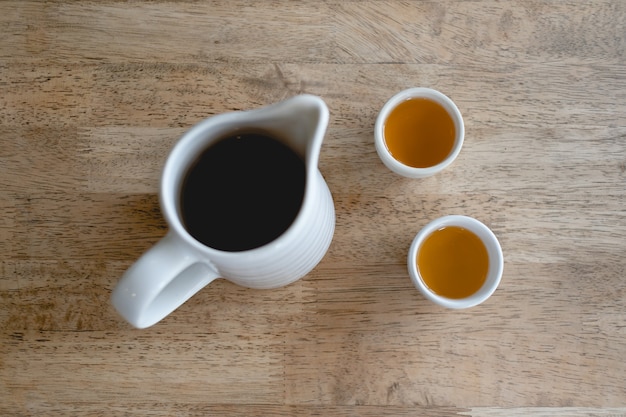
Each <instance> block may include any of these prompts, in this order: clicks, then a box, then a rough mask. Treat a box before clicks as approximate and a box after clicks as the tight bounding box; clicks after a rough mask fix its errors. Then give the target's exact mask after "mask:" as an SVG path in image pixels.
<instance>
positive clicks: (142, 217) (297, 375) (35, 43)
mask: <svg viewBox="0 0 626 417" xmlns="http://www.w3.org/2000/svg"><path fill="white" fill-rule="evenodd" d="M624 27H626V3H624V2H621V1H619V0H600V1H595V2H571V1H560V0H558V1H557V0H555V1H548V0H533V1H530V0H528V1H526V0H524V1H519V2H514V3H513V2H500V1H495V0H476V1H471V2H468V1H455V0H446V1H439V2H421V1H420V2H400V1H394V0H388V1H376V0H361V1H333V0H329V1H322V2H317V1H301V2H289V1H282V0H278V1H260V2H254V3H250V2H247V1H234V2H230V1H229V2H226V1H218V0H215V1H205V2H192V1H189V2H188V1H171V2H164V1H156V2H152V1H151V2H147V1H146V2H144V1H136V2H130V3H127V2H118V1H109V0H107V1H103V2H92V1H87V0H80V1H75V2H62V1H51V2H35V1H6V2H1V3H0V39H2V42H0V213H2V216H0V415H15V416H21V415H75V416H97V415H138V416H139V415H141V416H146V415H151V416H170V415H189V416H200V415H202V416H204V415H228V416H261V415H276V416H287V415H303V416H316V415H333V416H357V415H358V416H417V415H431V416H449V415H467V416H476V417H489V416H522V415H534V416H606V417H608V416H626V361H625V360H624V358H625V357H626V326H625V325H624V323H626V281H625V280H624V277H625V276H626V260H625V257H624V254H625V253H626V208H625V205H624V202H625V201H626V119H625V118H624V115H625V114H626V36H625V32H624ZM412 86H427V87H431V88H436V89H438V90H440V91H442V92H444V93H445V94H447V95H449V96H450V97H451V98H452V99H453V100H454V101H455V102H456V103H457V105H458V107H459V108H460V110H461V112H462V114H463V117H464V121H465V125H466V142H465V144H464V148H463V151H462V152H461V154H460V156H459V158H458V159H457V161H456V162H455V163H454V164H453V165H452V166H451V167H450V168H448V169H447V170H446V171H444V172H443V173H441V174H440V175H437V176H435V177H431V178H428V179H424V180H409V179H404V178H400V177H398V176H396V175H394V174H393V173H391V172H389V171H388V170H387V169H386V168H385V167H384V166H383V164H382V163H381V162H380V161H379V159H378V157H377V155H376V152H375V150H374V146H373V127H374V122H375V119H376V115H377V113H378V111H379V109H380V108H381V107H382V105H383V104H384V103H385V101H386V100H387V99H388V98H390V97H391V96H392V95H393V94H395V93H396V92H397V91H399V90H401V89H404V88H407V87H412ZM299 93H311V94H316V95H319V96H321V97H322V98H323V99H324V100H325V101H326V102H327V104H328V106H329V108H330V111H331V120H330V125H329V127H328V131H327V135H326V138H325V142H324V145H323V149H322V154H321V157H320V170H321V172H322V174H323V175H324V177H325V178H326V181H327V182H328V184H329V187H330V189H331V192H332V193H333V197H334V202H335V208H336V212H337V228H336V233H335V237H334V240H333V243H332V245H331V247H330V250H329V252H328V254H327V256H326V257H325V258H324V260H323V261H322V263H320V265H319V266H318V267H317V268H316V269H315V270H314V271H313V272H312V273H310V274H309V275H308V276H307V277H305V278H304V279H302V280H300V281H298V282H296V283H294V284H292V285H290V286H287V287H285V288H280V289H277V290H271V291H258V290H249V289H245V288H241V287H238V286H235V285H233V284H231V283H229V282H227V281H224V280H219V281H217V282H215V283H212V284H211V285H210V286H209V287H207V288H206V289H204V290H203V291H201V292H200V293H198V294H197V295H196V296H194V297H193V298H192V299H191V300H190V301H189V302H187V303H186V304H184V305H183V306H182V307H181V308H180V309H179V310H177V311H176V312H175V313H174V314H172V315H171V316H169V317H167V318H166V319H165V320H164V321H163V322H161V323H159V324H158V325H156V326H154V327H152V328H149V329H146V330H142V331H138V330H134V329H132V328H131V327H130V325H128V324H127V323H125V322H124V321H123V320H122V319H121V318H120V317H119V316H118V315H117V314H116V313H115V312H114V311H113V309H112V307H111V306H110V302H109V297H110V293H111V290H112V289H113V287H114V286H115V284H116V282H117V281H118V279H119V277H120V276H121V274H122V273H123V272H124V270H125V269H126V268H128V267H129V266H130V265H131V263H132V262H133V261H134V260H135V259H136V258H137V257H138V256H139V255H140V254H141V253H142V252H143V251H145V250H147V249H148V248H149V247H150V246H151V245H153V244H154V243H155V242H156V241H158V239H160V238H161V237H162V236H163V235H164V234H165V233H166V230H167V226H166V224H165V222H164V220H163V218H162V216H161V213H160V209H159V206H158V196H157V193H158V183H159V175H160V171H161V168H162V166H163V163H164V161H165V159H166V157H167V154H168V152H169V150H170V149H171V147H172V146H173V144H174V143H175V142H176V140H177V139H178V138H179V137H180V136H181V135H182V134H183V133H184V132H185V131H186V130H187V129H188V128H190V127H191V126H192V125H193V124H195V123H197V122H198V121H200V120H202V119H203V118H205V117H209V116H211V115H215V114H219V113H223V112H227V111H233V110H241V109H252V108H256V107H259V106H262V105H265V104H269V103H273V102H276V101H279V100H282V99H284V98H287V97H291V96H293V95H296V94H299ZM446 214H465V215H470V216H473V217H476V218H478V219H479V220H481V221H483V222H485V223H486V224H487V225H488V226H490V227H491V228H492V230H493V231H494V232H495V233H496V235H497V236H498V238H499V239H500V242H501V244H502V247H503V250H504V255H505V269H504V276H503V280H502V283H501V285H500V287H499V288H498V290H497V291H496V293H495V294H494V295H493V297H492V298H490V299H489V300H488V301H487V302H486V303H485V304H483V305H481V306H479V307H476V308H474V309H470V310H466V311H448V310H443V309H441V308H438V307H436V306H434V305H432V304H430V303H429V302H428V301H427V300H425V299H424V298H423V297H421V296H420V295H419V293H418V292H417V290H415V289H414V288H413V287H412V285H411V282H410V279H409V277H408V274H407V272H406V265H405V259H406V254H407V251H408V247H409V245H410V242H411V240H412V238H413V237H414V235H415V234H416V233H417V231H419V229H420V228H421V227H422V226H424V225H425V224H426V223H427V222H428V221H430V220H432V219H434V218H436V217H439V216H442V215H446Z"/></svg>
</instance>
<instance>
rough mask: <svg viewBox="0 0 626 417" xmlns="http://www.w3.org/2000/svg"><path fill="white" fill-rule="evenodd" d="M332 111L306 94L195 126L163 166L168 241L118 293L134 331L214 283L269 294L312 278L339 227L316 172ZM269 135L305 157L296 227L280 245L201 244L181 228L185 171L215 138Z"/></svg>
mask: <svg viewBox="0 0 626 417" xmlns="http://www.w3.org/2000/svg"><path fill="white" fill-rule="evenodd" d="M328 119H329V112H328V107H327V106H326V104H325V103H324V101H323V100H322V99H321V98H319V97H316V96H312V95H300V96H296V97H293V98H291V99H288V100H285V101H283V102H280V103H277V104H274V105H271V106H268V107H264V108H260V109H256V110H250V111H240V112H232V113H225V114H221V115H217V116H214V117H211V118H209V119H206V120H204V121H202V122H200V123H199V124H197V125H196V126H194V127H193V128H191V129H190V130H189V131H188V132H187V133H186V134H185V135H183V137H182V138H181V139H180V140H179V142H178V143H177V144H176V145H175V146H174V148H173V150H172V152H171V153H170V155H169V157H168V159H167V162H166V164H165V167H164V170H163V174H162V178H161V188H160V203H161V208H162V211H163V215H164V217H165V219H166V221H167V224H168V225H169V231H168V233H167V235H166V236H165V237H164V238H163V239H162V240H161V241H159V242H158V243H157V244H156V245H155V246H154V247H152V248H151V249H150V250H148V251H147V252H146V253H145V254H144V255H142V256H141V257H140V258H139V260H137V262H136V263H135V264H133V265H132V266H131V267H130V268H129V269H128V271H126V273H125V274H124V275H123V277H122V278H121V280H120V282H119V283H118V285H117V286H116V288H115V289H114V291H113V294H112V298H111V300H112V303H113V305H114V306H115V308H116V309H117V311H118V312H119V313H120V314H121V315H122V316H123V317H124V318H125V319H126V320H127V321H128V322H129V323H131V324H132V325H133V326H135V327H137V328H145V327H149V326H152V325H153V324H155V323H157V322H158V321H160V320H161V319H163V318H164V317H166V316H167V315H168V314H170V313H171V312H173V311H174V310H175V309H176V308H178V307H179V306H180V305H181V304H183V303H184V302H185V301H186V300H188V299H189V298H190V297H191V296H193V295H194V294H195V293H196V292H198V291H199V290H200V289H202V288H203V287H204V286H206V285H207V284H209V283H210V282H211V281H213V280H215V279H216V278H225V279H227V280H230V281H232V282H234V283H236V284H239V285H242V286H245V287H250V288H259V289H269V288H276V287H281V286H284V285H287V284H290V283H292V282H294V281H296V280H298V279H300V278H302V277H303V276H305V275H306V274H307V273H309V272H310V271H311V270H312V269H313V268H314V267H315V266H316V265H317V264H318V263H319V262H320V261H321V260H322V258H323V257H324V255H325V253H326V251H327V249H328V247H329V246H330V243H331V240H332V237H333V233H334V228H335V209H334V205H333V200H332V196H331V193H330V190H329V189H328V186H327V184H326V182H325V181H324V178H323V177H322V175H321V173H320V172H319V170H318V159H319V154H320V149H321V146H322V141H323V139H324V134H325V132H326V128H327V126H328ZM245 128H257V129H266V130H270V131H272V132H275V133H276V134H277V137H278V138H281V139H282V140H283V141H284V142H285V143H286V144H287V145H288V146H290V147H291V148H292V149H293V150H294V151H295V152H297V153H298V154H299V155H301V156H302V158H303V159H304V161H305V165H306V183H305V187H306V188H305V194H304V199H303V203H302V206H301V208H300V212H299V213H298V215H297V217H296V219H295V220H294V222H293V223H292V225H291V226H290V227H289V229H287V231H285V232H284V233H283V234H282V235H281V236H279V237H278V238H276V239H275V240H274V241H272V242H270V243H268V244H266V245H264V246H261V247H258V248H255V249H251V250H247V251H242V252H226V251H220V250H216V249H213V248H210V247H207V246H205V245H203V244H202V243H200V242H198V241H197V240H195V239H194V238H193V237H192V236H191V235H190V234H189V233H188V232H187V231H186V230H185V228H184V227H183V224H182V221H181V218H180V214H179V210H178V200H179V198H178V196H179V192H180V189H181V185H182V181H183V179H184V175H185V172H186V169H187V168H188V167H189V165H190V164H191V163H192V162H193V161H194V160H195V159H196V157H197V156H198V154H199V153H200V152H202V151H203V150H204V149H206V147H207V146H208V145H209V144H210V143H211V142H212V141H214V140H216V139H219V138H220V137H223V135H225V134H227V133H230V132H232V131H233V130H237V129H245Z"/></svg>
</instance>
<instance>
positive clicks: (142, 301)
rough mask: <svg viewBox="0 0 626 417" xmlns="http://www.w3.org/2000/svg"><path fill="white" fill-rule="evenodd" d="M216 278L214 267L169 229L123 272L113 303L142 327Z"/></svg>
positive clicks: (175, 307) (127, 317) (163, 314)
mask: <svg viewBox="0 0 626 417" xmlns="http://www.w3.org/2000/svg"><path fill="white" fill-rule="evenodd" d="M216 278H219V275H218V273H217V271H216V270H215V269H214V268H212V267H211V266H209V265H207V264H206V263H205V262H203V261H201V260H200V259H198V257H197V256H195V255H194V254H193V253H191V252H190V251H189V250H188V249H187V248H186V247H185V245H184V244H182V242H181V241H180V238H179V237H177V236H176V235H175V234H174V233H172V232H168V234H167V235H165V236H164V237H163V238H162V239H161V240H160V241H159V242H157V243H156V244H155V245H154V246H153V247H152V248H150V249H149V250H148V251H147V252H146V253H144V254H143V255H142V256H141V257H140V258H139V259H138V260H137V261H136V262H135V263H134V264H133V265H132V266H131V267H130V268H129V269H128V270H127V271H126V272H125V273H124V275H123V276H122V278H121V280H120V281H119V283H118V284H117V286H116V287H115V289H114V290H113V293H112V294H111V302H112V304H113V306H114V307H115V309H116V310H117V311H118V312H119V313H120V315H121V316H122V317H124V318H125V319H126V320H127V321H128V322H129V323H130V324H132V325H133V326H134V327H136V328H138V329H143V328H146V327H150V326H152V325H153V324H155V323H157V322H159V321H161V320H162V319H163V318H165V317H166V316H167V315H168V314H170V313H171V312H173V311H174V310H176V309H177V308H178V307H180V306H181V305H182V304H183V303H184V302H185V301H187V300H188V299H189V298H191V296H192V295H194V294H195V293H197V292H198V291H200V290H201V289H202V288H204V287H205V286H206V285H207V284H209V283H210V282H211V281H213V280H215V279H216Z"/></svg>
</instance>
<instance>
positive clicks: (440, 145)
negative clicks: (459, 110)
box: [383, 97, 456, 168]
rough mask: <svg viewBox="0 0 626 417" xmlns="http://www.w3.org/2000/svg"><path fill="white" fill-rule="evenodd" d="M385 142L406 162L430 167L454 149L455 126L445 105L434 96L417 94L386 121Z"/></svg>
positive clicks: (391, 150) (398, 158) (392, 152)
mask: <svg viewBox="0 0 626 417" xmlns="http://www.w3.org/2000/svg"><path fill="white" fill-rule="evenodd" d="M383 129H384V133H383V135H384V139H385V145H387V149H389V152H390V153H391V155H392V156H393V157H394V158H395V159H397V160H398V161H400V162H402V163H403V164H405V165H408V166H411V167H414V168H428V167H432V166H435V165H437V164H439V163H441V162H442V161H443V160H444V159H446V157H447V156H448V155H449V154H450V152H452V147H453V146H454V137H455V134H456V129H455V127H454V120H452V117H451V116H450V114H448V112H447V111H446V109H445V108H444V107H443V106H442V105H440V104H439V103H437V102H436V101H434V100H431V99H428V98H423V97H417V98H410V99H407V100H405V101H403V102H402V103H400V104H398V105H397V106H396V107H395V108H394V109H393V110H391V113H389V116H387V121H386V122H385V125H384V128H383Z"/></svg>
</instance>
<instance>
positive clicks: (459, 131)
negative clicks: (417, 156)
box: [374, 87, 465, 178]
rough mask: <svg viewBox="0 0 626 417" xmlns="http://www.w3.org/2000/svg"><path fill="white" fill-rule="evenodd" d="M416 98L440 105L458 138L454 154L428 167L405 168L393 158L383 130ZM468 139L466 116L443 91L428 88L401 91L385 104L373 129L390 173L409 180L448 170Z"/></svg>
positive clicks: (377, 147)
mask: <svg viewBox="0 0 626 417" xmlns="http://www.w3.org/2000/svg"><path fill="white" fill-rule="evenodd" d="M414 98H427V99H430V100H433V101H435V102H437V103H438V104H439V105H441V106H442V107H443V108H444V109H445V110H446V111H447V112H448V114H450V116H451V117H452V120H453V121H454V126H455V130H456V136H455V140H454V145H453V147H452V151H451V152H450V153H449V154H448V156H447V157H446V158H445V159H444V160H443V161H441V162H439V163H438V164H436V165H433V166H430V167H426V168H416V167H412V166H409V165H406V164H404V163H402V162H400V161H398V160H397V159H396V158H394V157H393V155H392V154H391V152H389V149H388V148H387V145H386V143H385V135H384V127H385V122H386V120H387V118H388V117H389V114H390V113H391V111H392V110H393V109H395V108H396V107H397V106H398V105H399V104H400V103H402V102H403V101H406V100H410V99H414ZM464 140H465V124H464V122H463V116H462V114H461V111H460V110H459V108H458V107H457V105H456V104H455V103H454V101H452V99H450V98H449V97H448V96H446V95H445V94H443V93H442V92H440V91H438V90H435V89H432V88H427V87H412V88H408V89H405V90H402V91H400V92H398V93H396V94H395V95H394V96H392V97H391V98H390V99H389V100H387V102H386V103H385V104H384V105H383V107H382V108H381V110H380V112H379V113H378V116H377V118H376V124H375V126H374V144H375V147H376V152H377V153H378V156H379V158H380V159H381V161H382V162H383V164H384V165H385V166H386V167H387V168H389V169H390V170H391V171H393V172H395V173H396V174H399V175H401V176H403V177H407V178H426V177H430V176H432V175H435V174H437V173H439V172H441V171H443V170H444V169H445V168H447V167H448V166H449V165H450V164H452V162H454V160H455V159H456V158H457V157H458V155H459V153H460V152H461V148H462V147H463V142H464Z"/></svg>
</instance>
